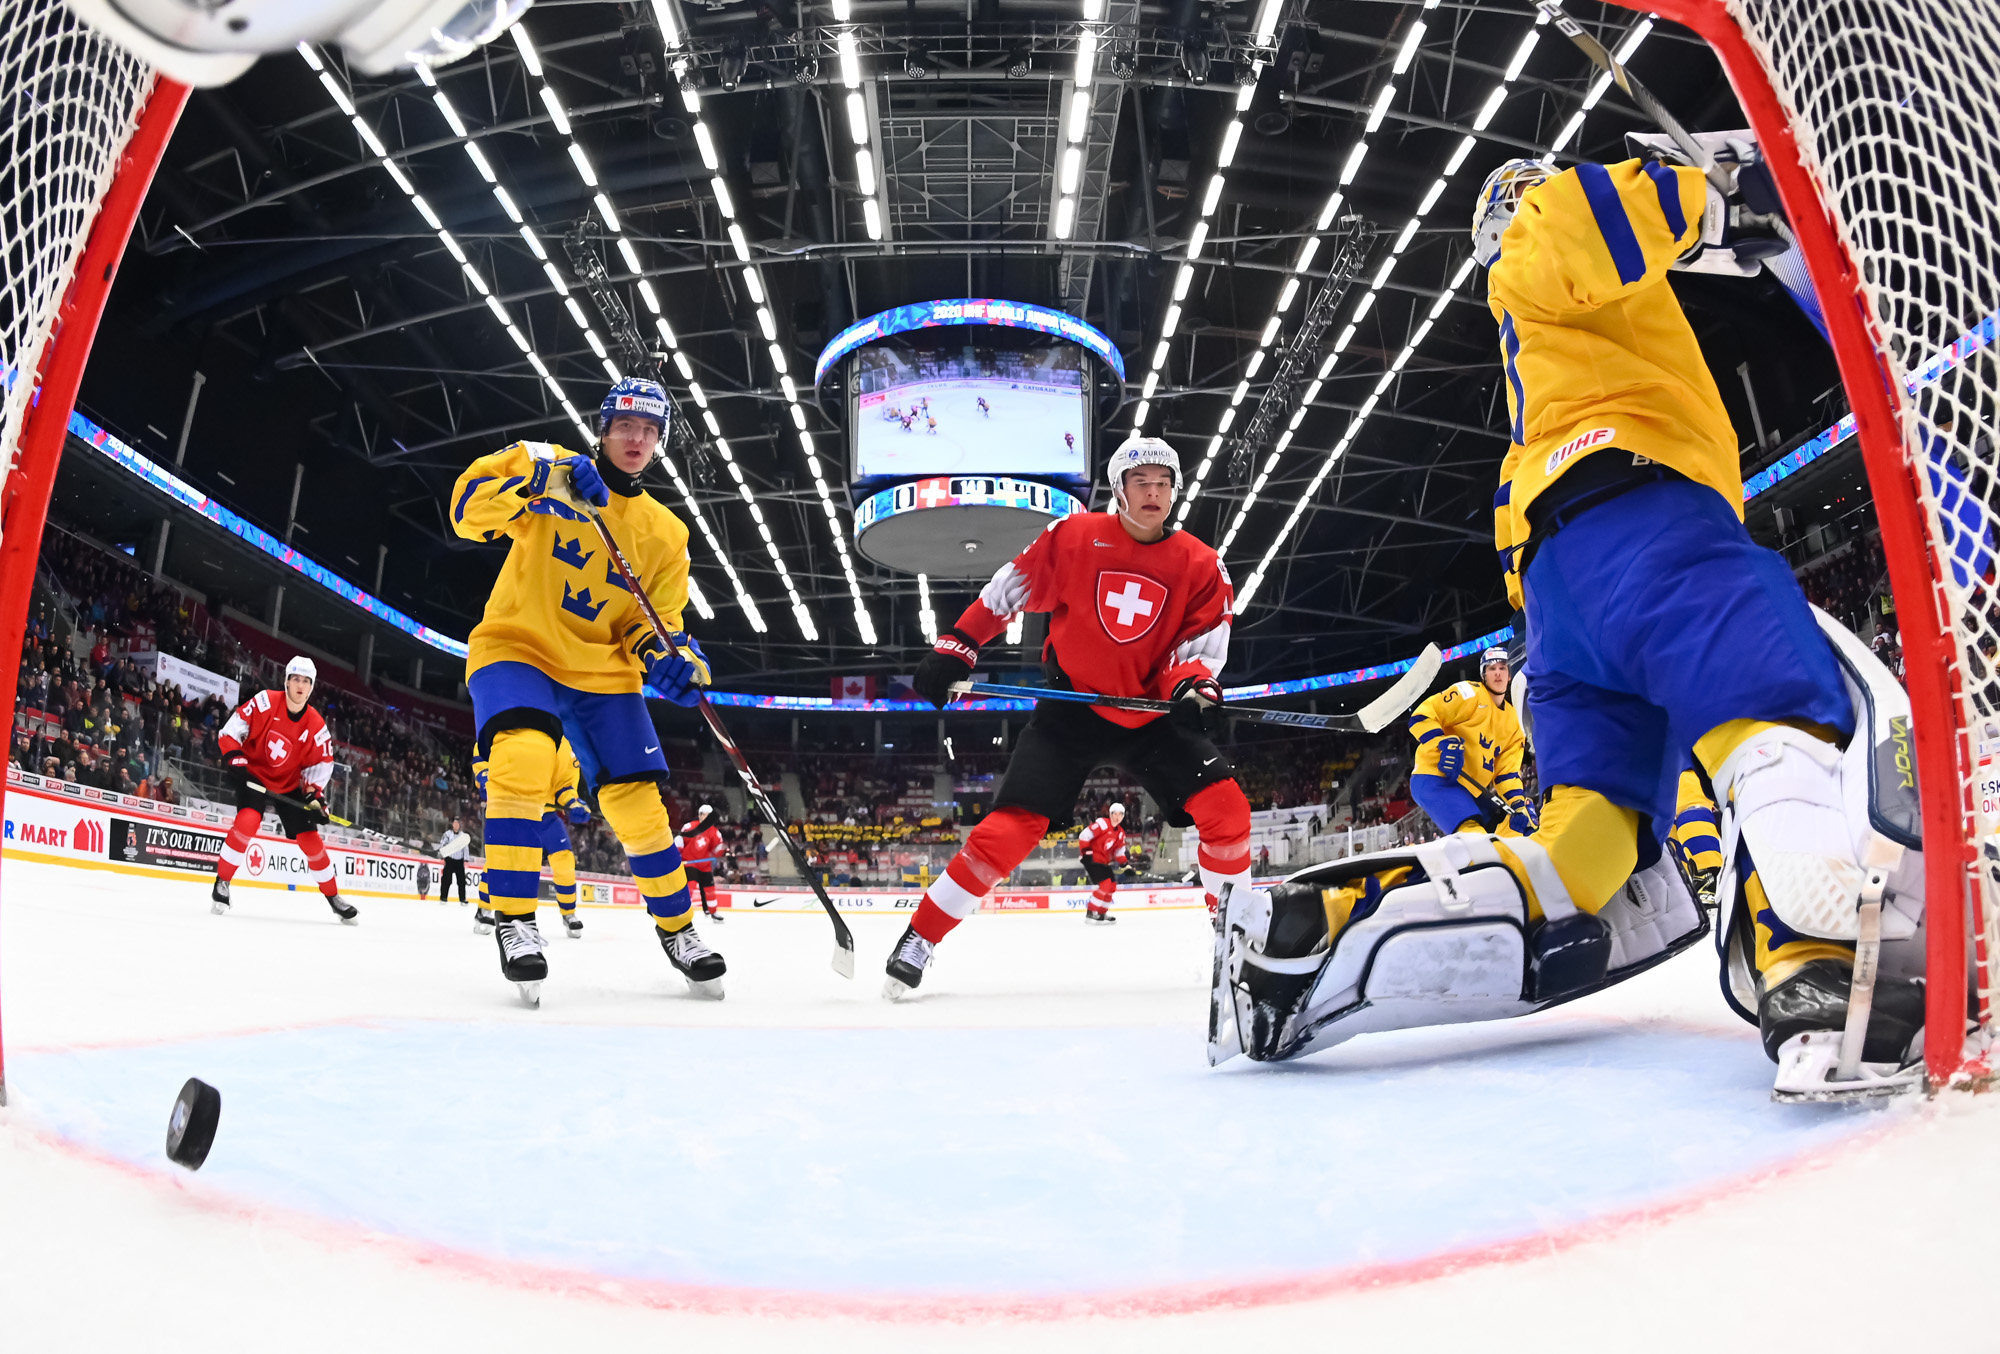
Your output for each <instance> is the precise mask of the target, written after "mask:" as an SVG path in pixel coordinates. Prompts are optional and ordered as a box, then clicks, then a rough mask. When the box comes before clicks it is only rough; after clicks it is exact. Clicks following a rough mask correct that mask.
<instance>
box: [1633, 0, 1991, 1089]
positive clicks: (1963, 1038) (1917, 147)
mask: <svg viewBox="0 0 2000 1354" xmlns="http://www.w3.org/2000/svg"><path fill="white" fill-rule="evenodd" d="M1626 2H1627V0H1620V3H1626ZM1632 7H1635V8H1645V9H1651V10H1653V11H1655V12H1656V13H1658V14H1659V15H1661V16H1662V17H1664V18H1668V19H1672V20H1674V21H1676V22H1678V23H1681V24H1684V25H1686V26H1687V27H1689V28H1691V29H1693V30H1694V31H1695V32H1697V33H1698V34H1700V35H1701V36H1702V37H1703V38H1704V39H1706V40H1707V42H1708V43H1709V45H1710V46H1711V47H1712V48H1713V49H1714V50H1715V52H1716V54H1717V55H1718V56H1719V57H1720V58H1721V60H1722V63H1723V65H1724V67H1725V69H1726V70H1727V71H1728V73H1729V77H1730V80H1731V82H1732V84H1733V85H1734V86H1735V89H1736V93H1737V95H1738V98H1739V99H1740V101H1741V102H1742V104H1743V107H1744V110H1745V111H1746V112H1747V113H1748V114H1749V117H1750V120H1751V123H1752V124H1753V126H1754V127H1755V128H1756V130H1757V133H1758V137H1759V140H1760V141H1761V143H1762V144H1763V146H1764V148H1765V156H1766V159H1767V160H1768V161H1769V163H1770V164H1771V167H1772V171H1773V174H1774V177H1776V178H1777V179H1778V182H1779V187H1780V190H1781V192H1782V194H1783V196H1784V200H1785V206H1786V212H1787V214H1788V215H1789V217H1790V218H1791V220H1792V222H1793V226H1794V229H1795V231H1796V233H1797V234H1798V237H1799V246H1800V251H1801V253H1802V254H1803V255H1804V256H1805V258H1806V262H1807V264H1808V265H1809V267H1810V269H1811V271H1812V276H1813V281H1814V285H1815V287H1816V289H1817V291H1818V293H1819V297H1820V301H1821V304H1822V305H1823V306H1824V308H1825V311H1826V318H1827V325H1828V330H1829V334H1830V337H1831V340H1832V342H1833V346H1834V350H1835V354H1836V356H1837V357H1838V359H1839V362H1840V370H1841V376H1842V380H1843V383H1844V385H1845V386H1846V389H1847V395H1848V399H1849V401H1850V403H1851V405H1852V407H1853V410H1854V415H1855V421H1856V425H1857V431H1858V435H1859V438H1860V442H1861V451H1862V456H1863V459H1864V461H1865V463H1866V465H1867V469H1868V478H1869V483H1870V487H1871V490H1872V494H1873V497H1874V500H1875V506H1876V512H1877V517H1878V519H1879V521H1880V523H1881V528H1882V545H1883V552H1884V555H1885V556H1886V558H1887V560H1888V564H1889V576H1890V585H1891V588H1892V590H1893V592H1894V594H1895V600H1896V610H1897V617H1898V625H1899V629H1900V634H1901V639H1902V644H1903V652H1904V656H1905V659H1906V666H1907V674H1908V675H1907V681H1908V684H1909V689H1910V699H1911V705H1912V711H1913V722H1914V724H1915V730H1914V735H1915V737H1914V742H1915V752H1916V770H1915V774H1916V775H1917V776H1918V778H1919V790H1920V793H1921V796H1922V800H1923V817H1924V848H1925V850H1924V861H1925V900H1926V912H1927V918H1928V920H1927V928H1926V944H1927V946H1928V965H1927V967H1928V973H1929V978H1928V982H1929V991H1928V1007H1929V1009H1928V1020H1927V1022H1926V1031H1925V1057H1926V1061H1927V1063H1928V1064H1929V1071H1930V1075H1931V1077H1932V1080H1933V1082H1934V1084H1943V1083H1948V1082H1950V1081H1952V1080H1954V1079H1957V1080H1961V1081H1965V1082H1969V1083H1978V1082H1982V1081H1983V1080H1984V1079H1985V1077H1986V1076H1987V1074H1988V1072H1989V1067H1988V1064H1987V1054H1988V1050H1989V1046H1990V1043H1991V1037H1992V1032H1993V1021H1992V1013H1993V995H1994V994H1993V975H1992V964H1991V962H1990V960H1992V959H1993V958H1994V957H1995V956H2000V905H1996V903H2000V835H1996V834H2000V591H1996V588H2000V581H1996V570H1995V562H1996V553H2000V482H1996V477H1997V476H2000V460H1997V459H1996V445H1995V444H1996V441H1997V440H2000V347H1996V339H2000V334H1996V330H1995V326H1996V315H2000V6H1995V5H1994V4H1992V3H1991V2H1990V0H1643V3H1640V4H1635V5H1633V6H1632ZM1968 983H1969V984H1970V997H1971V1004H1972V1008H1973V1020H1972V1028H1971V1033H1970V1035H1968V1033H1967V1030H1968V1024H1967V1007H1968V986H1967V985H1968Z"/></svg>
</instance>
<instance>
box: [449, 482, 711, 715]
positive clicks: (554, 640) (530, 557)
mask: <svg viewBox="0 0 2000 1354" xmlns="http://www.w3.org/2000/svg"><path fill="white" fill-rule="evenodd" d="M538 451H539V452H540V453H541V455H542V456H543V457H545V458H546V457H548V456H550V455H551V454H553V455H555V456H566V455H569V453H568V452H567V451H565V450H563V449H562V448H561V447H551V446H549V445H548V444H546V443H534V442H516V443H515V444H514V445H513V446H511V447H508V448H507V449H506V450H504V451H496V452H494V453H493V454H492V455H491V456H482V457H480V458H479V459H478V460H476V461H474V462H473V463H472V464H471V465H470V466H467V467H466V470H465V473H464V474H463V475H460V476H459V477H458V483H457V484H456V485H454V486H452V491H451V505H450V506H451V525H452V529H453V530H454V531H456V532H457V533H458V534H459V535H460V536H463V537H465V538H466V539H468V540H474V541H497V540H499V539H501V538H502V537H503V536H504V537H510V538H512V542H513V544H512V548H511V549H509V550H508V552H507V563H506V564H505V565H504V566H503V567H502V568H501V570H500V578H499V580H498V581H497V582H495V583H494V585H493V593H492V595H491V596H490V597H488V598H487V599H486V614H485V615H484V616H483V617H482V618H481V620H480V622H479V624H478V625H476V626H474V627H473V630H472V638H471V640H470V643H469V647H470V653H469V654H468V655H467V657H466V662H465V672H466V676H467V677H470V676H471V675H472V674H473V673H475V672H477V671H479V670H480V669H481V668H483V667H485V666H486V665H487V664H489V663H506V662H513V663H526V664H528V665H530V666H531V667H534V668H537V669H539V670H540V671H542V672H544V673H546V674H547V675H548V676H550V677H552V678H554V679H555V680H556V681H558V682H561V683H562V684H563V685H564V686H567V687H570V688H572V689H574V690H577V691H592V692H597V693H600V694H615V693H619V692H637V691H638V690H639V689H640V688H641V687H642V686H643V685H644V682H645V668H644V665H643V664H642V663H641V662H640V660H639V659H637V658H636V657H634V656H633V654H632V647H633V646H634V645H635V644H637V643H639V642H640V641H641V640H643V639H646V638H648V637H649V636H650V635H651V634H652V630H651V629H650V627H648V625H647V624H646V618H645V616H644V614H643V613H642V612H641V611H640V610H639V603H638V601H637V599H635V598H634V597H633V596H632V594H631V592H630V591H628V590H627V589H626V587H625V582H624V580H623V579H622V578H620V577H619V575H618V570H617V569H616V568H615V567H614V566H613V565H612V562H611V556H610V552H609V551H608V550H606V549H605V547H604V542H603V541H601V540H600V539H598V535H597V531H596V529H595V528H594V527H592V526H591V525H590V523H588V522H576V521H570V520H569V519H567V518H564V517H559V516H554V515H551V514H548V513H541V512H530V511H529V509H528V504H529V502H530V499H529V497H527V496H524V495H525V491H526V488H527V485H528V482H529V477H530V475H531V474H532V473H533V469H534V457H535V454H536V452H538ZM600 511H601V512H602V513H603V515H604V521H605V524H606V525H607V526H609V527H610V528H611V534H612V535H613V536H614V537H616V538H617V540H618V544H619V546H620V548H622V549H623V550H624V552H625V559H626V562H627V563H629V564H630V565H631V566H632V569H633V571H634V572H635V573H636V574H637V575H638V578H639V581H640V583H641V584H642V585H644V587H645V589H646V593H647V595H648V596H649V597H651V598H652V601H653V605H654V606H655V607H656V608H657V609H658V610H659V613H660V619H661V620H663V621H665V622H666V625H667V628H668V629H669V630H674V631H678V630H679V629H680V628H681V612H682V610H683V609H684V608H685V607H686V606H687V595H688V591H687V589H688V549H687V541H688V531H687V527H685V526H684V525H682V523H681V520H680V519H679V518H678V517H676V516H674V515H673V513H671V512H669V511H668V510H667V509H666V507H665V506H664V505H662V504H661V503H659V502H658V501H656V500H655V499H653V498H652V497H651V496H650V495H648V494H644V493H641V494H638V495H636V496H634V497H632V498H626V497H625V496H623V495H622V494H616V493H614V494H612V495H611V503H610V506H608V507H605V508H602V509H600Z"/></svg>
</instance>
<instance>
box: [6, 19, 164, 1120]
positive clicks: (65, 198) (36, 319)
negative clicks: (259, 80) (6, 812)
mask: <svg viewBox="0 0 2000 1354" xmlns="http://www.w3.org/2000/svg"><path fill="white" fill-rule="evenodd" d="M187 94H188V91H187V88H186V87H185V86H183V85H178V84H175V83H173V82H172V81H170V80H166V79H164V78H160V77H157V76H155V74H154V73H153V71H152V70H151V69H150V68H148V67H147V66H146V65H145V64H144V63H143V62H140V61H139V60H137V59H136V58H134V57H132V56H130V55H128V54H126V53H125V52H124V51H122V50H121V49H119V48H118V47H117V46H115V45H114V44H112V43H111V42H110V41H109V40H107V39H105V38H102V37H99V36H98V35H97V34H95V33H94V32H92V31H91V30H89V29H88V28H86V27H84V26H83V24H82V23H80V22H79V21H78V20H77V19H76V18H74V17H73V16H72V15H71V14H70V12H69V10H68V9H67V8H66V7H65V6H64V5H63V3H62V0H0V653H14V654H17V655H18V654H19V653H20V652H21V649H22V646H23V643H24V639H25V632H26V629H27V614H28V601H29V598H30V596H31V595H32V593H33V590H34V582H35V560H36V557H37V555H38V554H39V553H40V550H41V542H42V523H43V519H44V518H45V516H46V515H47V512H48V506H49V492H50V490H51V489H52V488H53V487H54V484H55V475H56V466H57V465H58V463H60V461H61V460H62V452H63V440H64V437H65V435H66V434H67V432H68V428H69V416H70V411H71V410H72V409H73V408H74V407H75V404H76V391H77V385H78V384H79V382H81V381H82V379H83V369H84V366H85V364H86V363H87V362H88V361H89V358H90V347H91V343H92V342H93V340H95V338H96V337H97V325H98V321H99V319H100V318H101V317H102V316H103V314H104V301H105V298H106V297H107V296H108V295H109V294H110V292H111V283H112V279H113V278H114V277H116V276H117V272H118V261H119V259H120V258H122V257H123V256H124V253H125V244H126V241H127V240H128V239H130V238H131V234H132V226H133V223H134V222H135V221H136V220H137V219H138V215H139V205H140V203H142V202H143V201H144V200H145V197H146V189H147V187H148V186H149V185H150V184H151V183H152V181H153V172H154V170H155V169H156V168H158V166H159V163H160V155H161V153H162V152H163V151H164V150H165V149H166V145H167V139H168V138H169V137H170V136H171V135H172V134H173V129H174V124H175V123H176V122H177V121H178V120H179V118H180V114H181V109H182V107H183V106H184V105H185V104H186V102H187ZM14 694H15V683H14V682H13V681H11V680H9V681H6V682H5V683H4V693H0V712H4V714H5V721H4V727H5V728H6V729H7V731H8V733H7V736H8V740H9V742H8V745H9V748H10V749H11V747H12V738H13V733H12V731H13V725H14ZM0 794H4V789H0ZM6 1101H7V1095H6V1068H5V1063H4V1061H0V1105H4V1104H5V1103H6Z"/></svg>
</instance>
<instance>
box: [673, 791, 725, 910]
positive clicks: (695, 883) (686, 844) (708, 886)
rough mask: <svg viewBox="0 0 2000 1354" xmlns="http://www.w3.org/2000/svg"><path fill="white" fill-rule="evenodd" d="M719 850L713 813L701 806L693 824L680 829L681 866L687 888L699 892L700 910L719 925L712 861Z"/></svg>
mask: <svg viewBox="0 0 2000 1354" xmlns="http://www.w3.org/2000/svg"><path fill="white" fill-rule="evenodd" d="M721 851H722V829H720V828H718V827H717V826H716V825H715V810H714V808H712V807H711V806H709V805H707V804H704V805H702V806H701V807H700V808H698V809H696V810H695V814H694V821H693V822H692V823H689V824H688V825H687V826H685V827H683V828H682V829H681V866H682V868H683V869H685V870H686V871H687V876H688V888H689V890H690V891H692V890H694V889H700V890H701V910H702V912H703V914H705V915H706V916H707V917H708V919H709V920H710V921H712V922H716V923H718V924H720V923H721V921H722V913H721V911H720V910H719V909H718V908H717V907H716V905H715V858H716V856H717V855H718V854H720V853H721Z"/></svg>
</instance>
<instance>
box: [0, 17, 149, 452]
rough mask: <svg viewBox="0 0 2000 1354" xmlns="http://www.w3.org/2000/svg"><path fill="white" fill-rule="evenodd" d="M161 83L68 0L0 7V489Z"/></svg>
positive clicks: (144, 65) (147, 67) (145, 66)
mask: <svg viewBox="0 0 2000 1354" xmlns="http://www.w3.org/2000/svg"><path fill="white" fill-rule="evenodd" d="M152 87H153V72H152V69H151V68H150V67H149V66H147V65H146V64H145V63H143V62H141V61H139V60H138V59H137V58H135V57H132V56H128V55H127V54H126V53H125V52H124V51H122V50H121V49H120V48H118V47H116V46H114V45H113V44H112V43H111V42H109V41H108V40H106V39H105V38H102V37H99V36H98V35H97V34H95V33H94V32H92V31H91V30H89V29H88V28H86V27H84V26H83V24H82V23H80V22H79V21H78V20H77V19H76V18H74V17H73V16H72V15H71V14H70V12H69V11H68V10H67V9H65V8H64V7H63V5H62V3H61V0H0V381H4V387H0V388H4V391H5V396H4V400H0V447H4V448H5V449H6V452H5V455H4V456H0V488H4V487H5V484H6V477H7V475H9V474H11V473H12V471H13V469H14V464H15V458H16V456H17V454H18V448H19V444H20V436H21V423H22V420H23V419H24V418H25V416H26V413H27V409H28V403H29V400H30V398H31V397H32V395H33V393H34V384H35V370H36V365H37V363H39V362H40V360H41V356H42V349H43V346H44V344H45V343H46V342H47V341H48V337H49V332H50V330H51V329H52V328H53V327H54V325H55V320H56V309H57V307H58V306H59V305H60V304H61V302H62V298H63V292H64V290H65V288H67V287H68V285H69V280H70V275H71V273H72V272H74V270H75V268H76V259H77V255H78V254H79V253H80V252H81V251H82V249H83V245H84V241H85V239H86V238H88V235H89V228H90V222H91V219H92V218H93V217H94V216H95V215H96V213H97V207H98V204H99V203H100V202H101V201H103V198H104V193H105V190H106V189H107V188H109V187H110V186H111V181H112V178H113V177H114V176H115V174H116V172H117V167H118V161H119V157H120V155H121V154H122V153H123V152H124V149H125V144H126V142H127V141H129V140H130V139H131V136H132V130H133V128H134V127H135V126H136V125H137V123H138V119H139V112H140V109H141V108H143V107H144V106H145V102H146V98H147V96H148V94H150V93H151V91H152Z"/></svg>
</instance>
